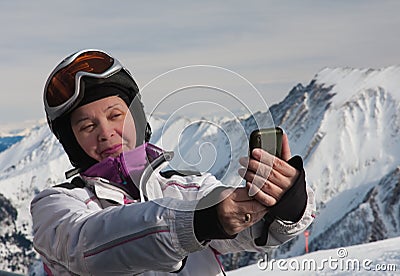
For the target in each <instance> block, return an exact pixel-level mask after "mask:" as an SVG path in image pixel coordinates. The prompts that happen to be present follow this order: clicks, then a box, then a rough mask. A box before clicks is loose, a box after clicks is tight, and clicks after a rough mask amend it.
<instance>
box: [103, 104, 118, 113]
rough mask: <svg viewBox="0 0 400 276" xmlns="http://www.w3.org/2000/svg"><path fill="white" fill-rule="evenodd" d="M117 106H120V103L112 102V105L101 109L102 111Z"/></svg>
mask: <svg viewBox="0 0 400 276" xmlns="http://www.w3.org/2000/svg"><path fill="white" fill-rule="evenodd" d="M118 106H122V105H121V104H120V103H116V104H112V105H110V106H108V107H106V108H105V109H104V110H103V112H106V111H107V110H109V109H112V108H114V107H118Z"/></svg>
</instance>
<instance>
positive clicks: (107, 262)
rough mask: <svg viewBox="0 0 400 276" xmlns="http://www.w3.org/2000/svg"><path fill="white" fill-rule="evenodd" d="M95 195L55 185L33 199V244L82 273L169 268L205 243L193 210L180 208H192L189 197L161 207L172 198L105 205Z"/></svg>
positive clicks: (49, 257)
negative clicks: (197, 233) (199, 236)
mask: <svg viewBox="0 0 400 276" xmlns="http://www.w3.org/2000/svg"><path fill="white" fill-rule="evenodd" d="M91 196H93V194H92V195H91V192H90V191H89V190H87V189H72V190H66V189H62V188H52V189H47V190H45V191H43V192H42V193H40V194H39V195H37V196H36V197H35V198H34V200H33V201H32V203H31V214H32V218H33V228H34V229H33V234H34V246H35V249H36V250H37V251H38V252H39V253H40V254H41V255H42V256H43V257H44V258H45V260H46V261H47V262H49V263H50V264H52V263H57V265H61V266H62V267H64V268H65V269H68V270H69V271H71V272H73V273H76V274H79V275H88V274H91V275H102V274H103V275H107V274H119V275H124V274H136V273H141V272H145V271H149V270H158V271H168V272H170V271H176V270H178V269H180V268H181V266H182V260H183V259H184V258H185V257H186V256H187V255H188V254H189V253H191V252H195V251H198V250H201V249H203V246H202V245H201V244H200V243H198V242H197V240H196V238H195V235H194V231H193V214H194V212H193V211H179V210H190V209H191V208H192V207H193V208H192V210H194V206H188V204H190V203H188V202H184V201H181V200H176V199H174V204H175V206H177V205H179V204H182V208H176V209H174V210H172V209H168V208H166V207H163V206H169V205H170V204H171V203H170V202H169V201H171V199H169V198H164V199H158V200H153V201H147V202H143V203H133V204H130V205H123V206H113V207H108V208H105V209H101V208H99V207H96V205H93V204H96V203H95V202H93V201H90V200H87V199H88V198H90V197H91ZM85 198H86V199H85ZM84 199H85V200H84ZM193 204H195V202H193ZM89 205H91V206H92V207H88V206H89ZM93 206H94V207H93Z"/></svg>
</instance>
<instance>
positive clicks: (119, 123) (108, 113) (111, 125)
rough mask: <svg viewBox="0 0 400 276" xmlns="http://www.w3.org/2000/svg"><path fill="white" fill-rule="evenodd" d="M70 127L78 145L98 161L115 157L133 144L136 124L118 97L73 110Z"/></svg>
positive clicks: (111, 97) (131, 147)
mask: <svg viewBox="0 0 400 276" xmlns="http://www.w3.org/2000/svg"><path fill="white" fill-rule="evenodd" d="M71 126H72V130H73V132H74V135H75V137H76V139H77V141H78V143H79V145H80V146H81V147H82V149H83V150H84V151H85V152H86V153H87V154H88V155H89V156H90V157H92V158H93V159H95V160H97V161H101V160H103V159H104V158H106V157H109V156H111V157H116V156H118V155H119V154H120V153H121V152H123V151H127V150H131V149H133V148H135V145H136V128H135V122H134V120H133V118H132V115H131V112H130V111H129V108H128V106H127V105H126V103H125V102H124V101H123V100H122V99H121V98H120V97H118V96H110V97H107V98H103V99H100V100H97V101H94V102H91V103H89V104H86V105H83V106H81V107H79V108H77V109H75V110H74V111H73V112H72V113H71ZM124 128H125V129H124ZM128 134H129V136H127V135H128Z"/></svg>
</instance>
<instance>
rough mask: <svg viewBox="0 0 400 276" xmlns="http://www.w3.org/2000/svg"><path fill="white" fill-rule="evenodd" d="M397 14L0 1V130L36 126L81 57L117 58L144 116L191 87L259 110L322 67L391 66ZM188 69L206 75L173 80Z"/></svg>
mask: <svg viewBox="0 0 400 276" xmlns="http://www.w3.org/2000/svg"><path fill="white" fill-rule="evenodd" d="M399 12H400V1H395V0H394V1H385V0H382V1H375V0H351V1H345V0H337V1H328V0H302V1H295V0H276V1H275V0H267V1H210V0H205V1H161V0H160V1H103V0H96V1H93V0H88V1H79V0H71V1H51V0H42V1H40V0H39V1H22V0H21V1H18V0H17V1H1V2H0V71H1V74H0V81H1V84H2V85H1V93H0V126H1V125H5V124H14V123H15V124H17V123H21V122H24V121H27V120H38V119H43V118H44V117H45V115H44V111H43V103H42V93H43V92H42V91H43V87H44V84H45V82H46V78H47V76H48V75H49V73H50V72H51V71H52V69H53V68H54V67H55V66H56V65H57V64H58V63H59V62H60V61H61V60H62V59H63V58H64V57H66V56H67V55H69V54H70V53H72V52H75V51H77V50H80V49H83V48H96V49H103V50H106V51H107V52H109V53H111V54H112V55H114V56H115V57H117V58H118V59H119V60H120V61H121V62H122V63H123V64H124V65H125V66H126V67H127V68H128V69H129V70H130V71H131V72H132V73H133V75H134V77H135V79H136V81H137V83H138V84H139V87H141V88H145V89H143V91H142V99H143V102H144V104H145V106H146V112H148V113H151V112H153V111H159V112H167V113H168V112H170V111H171V110H170V109H171V108H169V104H161V105H159V103H160V102H162V101H163V99H164V98H165V97H166V96H168V95H170V93H171V92H172V91H175V90H177V89H179V88H181V87H182V85H196V84H202V85H209V84H210V86H213V87H215V86H218V87H219V86H221V87H220V88H221V89H224V90H227V91H229V92H230V97H231V98H232V97H233V98H238V99H240V100H241V101H243V102H245V103H246V107H250V109H252V111H256V110H255V109H262V108H265V105H267V106H271V105H272V104H274V103H277V102H279V101H281V100H282V99H283V98H284V97H285V96H286V95H287V94H288V92H289V91H290V90H291V88H292V87H293V86H295V85H296V84H298V83H302V84H303V85H306V84H308V83H309V82H310V81H311V80H312V78H313V76H314V75H315V74H316V73H318V72H319V71H320V70H322V69H323V68H325V67H354V68H383V67H387V66H391V65H398V64H399V49H400V36H399V35H398V29H399V27H400V17H399V16H398V14H399ZM191 65H207V66H209V67H201V69H203V71H201V70H200V71H198V70H197V71H196V70H194V71H193V72H192V73H190V74H188V75H186V74H185V72H187V70H184V71H182V70H181V71H179V70H178V71H174V69H176V68H182V67H184V68H188V67H187V66H191ZM189 68H190V67H189ZM204 68H206V69H207V68H208V69H207V70H206V71H207V73H204ZM195 69H199V67H196V68H195ZM171 70H172V71H171ZM166 72H175V73H177V72H178V73H177V74H166ZM203 73H204V74H203ZM226 73H229V74H228V75H229V76H228V77H225V75H226ZM163 74H164V75H163ZM165 74H166V75H165ZM224 74H225V75H224ZM160 75H162V76H167V79H168V86H165V85H164V82H162V81H159V80H160V78H158V77H159V76H160ZM200 75H201V76H202V77H201V78H199V76H200ZM153 79H156V80H158V82H154V81H153V82H151V81H152V80H153ZM183 79H185V81H186V82H185V83H184V84H181V83H179V81H182V80H183ZM208 80H209V81H208ZM215 81H220V82H219V83H218V84H216V83H215ZM149 82H150V84H157V85H153V86H152V85H149ZM174 82H177V83H174ZM222 82H225V83H224V84H223V83H222ZM171 83H172V84H171ZM224 85H226V87H223V86H224ZM245 86H248V87H251V88H255V89H256V91H257V93H255V92H247V90H246V89H247V88H248V87H247V88H245ZM213 91H214V92H215V97H218V96H221V95H222V93H221V91H222V90H218V91H217V90H210V91H207V93H204V95H206V94H207V95H208V96H206V98H205V101H212V100H213V98H212V95H214V94H213V93H212V92H213ZM192 92H193V91H192ZM196 93H197V92H195V93H192V94H196ZM249 93H250V94H249ZM173 95H174V96H173V97H172V96H171V97H172V99H173V102H177V103H180V100H181V99H182V98H186V102H184V103H182V104H184V105H188V104H189V103H190V99H189V100H188V99H187V98H188V96H186V95H188V94H184V93H177V94H173ZM199 95H202V94H200V93H199ZM210 95H211V96H210ZM189 98H190V97H189ZM221 99H222V100H221V101H222V102H224V103H225V104H224V105H225V107H227V108H230V107H229V106H228V105H230V102H229V101H225V100H224V99H223V97H222V98H221ZM196 100H198V101H200V100H201V97H200V98H199V99H196ZM261 102H262V103H263V104H262V105H260V103H261ZM189 109H190V108H189ZM201 109H202V110H203V111H204V110H205V109H207V108H204V107H202V108H201ZM210 109H212V106H210ZM193 110H195V111H196V109H192V111H193Z"/></svg>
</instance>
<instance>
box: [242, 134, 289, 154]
mask: <svg viewBox="0 0 400 276" xmlns="http://www.w3.org/2000/svg"><path fill="white" fill-rule="evenodd" d="M282 135H283V130H282V129H281V128H280V127H275V128H262V129H256V130H254V131H253V132H252V133H251V134H250V138H249V156H250V157H251V152H252V151H253V149H255V148H262V149H263V150H265V151H267V152H269V153H270V154H273V155H275V156H276V157H279V158H281V156H282V155H281V153H282Z"/></svg>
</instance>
